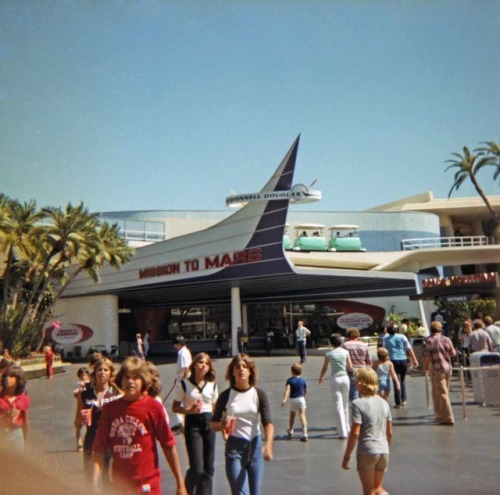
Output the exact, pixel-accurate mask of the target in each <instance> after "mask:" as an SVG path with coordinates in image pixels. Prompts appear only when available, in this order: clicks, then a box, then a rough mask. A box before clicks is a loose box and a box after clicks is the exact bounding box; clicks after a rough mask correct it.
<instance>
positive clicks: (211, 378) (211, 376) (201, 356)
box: [189, 352, 215, 382]
mask: <svg viewBox="0 0 500 495" xmlns="http://www.w3.org/2000/svg"><path fill="white" fill-rule="evenodd" d="M203 360H205V361H206V362H207V364H208V371H207V373H206V374H205V380H206V381H207V382H215V370H214V367H213V365H212V360H211V359H210V356H209V355H208V354H207V353H206V352H199V353H198V354H196V356H195V357H194V358H193V361H192V362H191V364H190V365H189V369H190V370H191V377H192V378H193V380H194V368H195V365H196V363H199V362H200V361H203Z"/></svg>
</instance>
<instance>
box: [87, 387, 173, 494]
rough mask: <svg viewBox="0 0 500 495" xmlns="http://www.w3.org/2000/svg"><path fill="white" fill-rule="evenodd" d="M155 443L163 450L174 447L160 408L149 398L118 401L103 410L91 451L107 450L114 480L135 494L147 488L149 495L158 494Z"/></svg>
mask: <svg viewBox="0 0 500 495" xmlns="http://www.w3.org/2000/svg"><path fill="white" fill-rule="evenodd" d="M156 441H158V442H160V445H161V446H162V448H163V449H166V448H167V447H172V446H174V445H175V438H174V435H173V434H172V431H171V430H170V427H169V426H168V423H167V418H166V413H165V409H164V408H163V405H162V404H160V403H159V402H158V401H156V400H155V399H153V398H151V397H149V396H143V397H142V398H141V399H139V400H137V401H133V402H129V401H126V400H125V399H123V398H121V399H118V400H115V401H113V402H110V403H109V404H106V405H105V406H104V407H103V410H102V415H101V419H100V421H99V427H98V429H97V435H96V438H95V440H94V445H93V447H92V450H93V451H94V452H97V453H100V454H104V453H105V452H106V451H107V450H108V449H109V450H110V452H111V456H112V458H113V477H116V478H118V479H119V480H120V481H122V482H125V483H127V484H129V485H132V486H133V487H135V489H136V490H137V492H139V491H140V489H141V487H142V486H143V485H150V490H151V491H150V493H151V494H161V484H160V477H161V476H160V468H159V465H158V450H157V447H156Z"/></svg>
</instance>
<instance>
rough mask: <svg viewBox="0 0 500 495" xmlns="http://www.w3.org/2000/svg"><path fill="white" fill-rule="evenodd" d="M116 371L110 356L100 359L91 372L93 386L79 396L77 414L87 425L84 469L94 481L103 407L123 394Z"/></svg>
mask: <svg viewBox="0 0 500 495" xmlns="http://www.w3.org/2000/svg"><path fill="white" fill-rule="evenodd" d="M114 373H115V369H114V366H113V363H112V362H111V361H110V360H109V359H108V358H101V359H99V360H98V361H97V362H96V364H95V365H94V368H93V369H92V372H91V378H92V383H93V386H91V387H87V388H86V389H85V390H82V391H81V392H80V395H79V396H78V406H77V407H78V409H77V414H79V415H80V416H81V418H82V421H83V423H84V424H85V425H86V426H87V431H86V433H85V438H84V440H83V470H84V473H85V475H86V477H87V479H88V480H89V481H92V471H93V469H92V463H91V459H90V458H91V455H92V444H93V443H94V438H95V435H96V432H97V427H98V426H99V419H100V417H101V412H102V408H103V406H104V405H105V404H107V403H109V402H112V401H114V400H116V399H119V398H120V397H121V396H122V393H121V391H120V390H119V389H118V388H117V387H116V386H115V385H114V384H113V378H114ZM108 461H109V459H108ZM108 465H109V463H108V464H107V466H108Z"/></svg>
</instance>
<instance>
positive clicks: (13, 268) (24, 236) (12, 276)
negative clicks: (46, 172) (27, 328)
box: [0, 196, 43, 323]
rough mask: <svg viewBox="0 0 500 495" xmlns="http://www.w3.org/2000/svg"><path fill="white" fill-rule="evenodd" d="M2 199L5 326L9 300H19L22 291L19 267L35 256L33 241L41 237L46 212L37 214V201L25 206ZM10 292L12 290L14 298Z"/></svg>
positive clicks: (0, 235)
mask: <svg viewBox="0 0 500 495" xmlns="http://www.w3.org/2000/svg"><path fill="white" fill-rule="evenodd" d="M1 199H2V201H1V206H0V213H1V215H0V249H2V250H3V252H4V254H5V268H4V270H3V299H2V306H1V311H0V313H1V314H2V321H3V323H5V318H6V315H7V304H8V301H9V300H11V301H15V300H17V296H18V293H19V291H20V290H22V283H23V278H24V277H23V273H22V271H21V270H19V265H20V263H22V261H23V260H27V259H29V258H30V256H31V252H32V246H33V242H34V240H35V239H36V238H37V237H38V235H39V234H40V226H39V225H38V224H39V222H40V220H41V219H42V218H43V213H42V212H40V211H37V208H36V202H35V201H30V202H28V203H26V202H25V203H22V204H21V203H19V202H17V201H15V200H11V199H8V198H7V197H6V196H3V197H2V198H1ZM0 273H1V272H0ZM9 291H11V294H10V296H9V294H8V293H9Z"/></svg>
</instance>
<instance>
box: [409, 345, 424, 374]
mask: <svg viewBox="0 0 500 495" xmlns="http://www.w3.org/2000/svg"><path fill="white" fill-rule="evenodd" d="M411 346H412V347H413V352H414V353H415V357H416V358H417V361H418V369H420V370H421V369H423V364H424V351H425V345H424V339H423V337H415V338H413V339H411Z"/></svg>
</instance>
